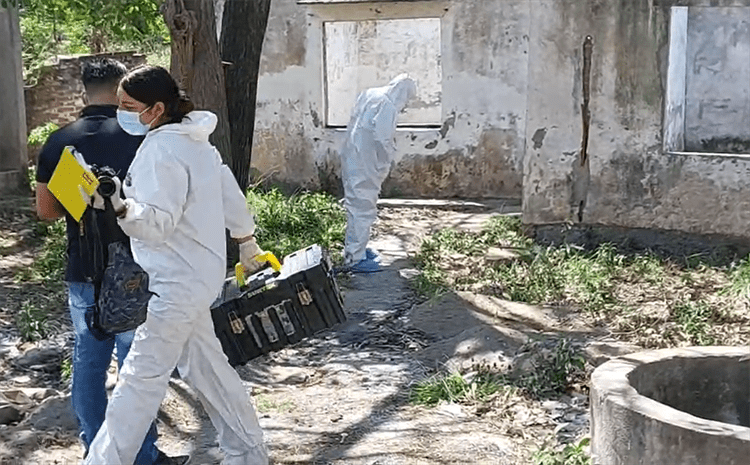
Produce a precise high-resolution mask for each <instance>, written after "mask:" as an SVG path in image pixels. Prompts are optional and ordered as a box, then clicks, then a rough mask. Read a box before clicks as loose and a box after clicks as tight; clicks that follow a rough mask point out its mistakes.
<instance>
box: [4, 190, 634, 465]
mask: <svg viewBox="0 0 750 465" xmlns="http://www.w3.org/2000/svg"><path fill="white" fill-rule="evenodd" d="M5 211H6V214H4V215H2V219H1V221H0V229H1V235H2V238H3V242H2V243H0V251H1V252H2V257H1V258H0V291H1V292H2V294H0V354H2V356H1V357H0V393H2V394H3V397H4V398H5V400H4V403H3V402H0V418H2V417H3V415H4V414H8V415H14V413H13V412H14V411H15V412H16V414H15V415H16V418H12V419H13V421H9V422H7V423H8V424H6V425H4V426H0V439H1V440H2V441H1V442H0V464H16V463H17V464H45V465H46V464H75V463H78V462H79V461H80V459H81V456H82V448H81V447H80V445H79V444H78V441H77V438H76V424H75V418H74V416H73V415H72V412H71V408H70V391H69V387H68V386H67V385H66V383H65V382H63V381H62V380H61V370H60V366H61V362H62V360H63V359H64V358H65V357H66V356H67V354H69V353H70V350H71V347H72V340H73V336H72V332H71V330H70V329H69V328H70V326H69V321H66V319H65V317H64V316H63V317H61V319H60V323H59V324H60V326H61V329H60V331H59V334H58V335H57V336H55V337H53V338H48V339H45V340H42V341H39V342H36V343H21V342H20V338H19V335H18V331H17V330H16V329H15V327H14V324H13V314H14V313H15V312H17V311H18V308H19V305H20V302H21V299H22V297H23V296H22V294H23V293H29V292H32V293H33V292H37V293H42V294H43V293H44V292H46V290H45V288H44V287H39V286H38V287H36V288H33V289H29V288H28V286H27V287H23V286H21V285H19V284H17V283H15V282H14V279H13V276H14V274H15V273H16V272H17V271H18V270H19V269H20V268H21V267H24V266H28V265H29V263H30V262H31V257H32V256H33V250H32V249H30V248H29V247H28V245H27V244H28V241H27V238H28V237H29V236H30V235H31V234H32V233H31V232H30V230H29V227H30V226H29V224H30V221H31V213H30V210H24V208H20V209H19V207H18V206H17V205H15V206H13V208H10V207H8V206H7V205H6V208H5ZM8 211H12V212H13V213H7V212H8ZM518 211H519V205H518V203H514V202H492V203H471V202H468V203H467V202H442V203H440V202H399V201H383V202H382V204H381V205H380V212H379V220H378V222H377V223H376V225H375V231H374V238H373V242H372V246H373V247H374V248H375V249H377V250H379V251H380V252H381V257H382V261H383V264H384V268H385V269H384V271H382V272H380V273H376V274H371V275H354V276H346V275H343V276H341V277H340V279H339V285H340V287H341V288H342V290H343V293H344V299H345V310H346V313H347V317H348V320H347V322H346V323H344V324H341V325H339V326H337V327H335V328H333V329H332V330H330V331H326V332H323V333H321V334H319V335H317V336H316V337H315V338H311V339H307V340H305V341H303V342H301V343H299V344H298V345H296V346H294V347H289V348H285V349H283V350H281V351H279V352H276V353H272V354H270V355H267V356H263V357H260V358H258V359H255V360H253V361H251V362H250V363H248V364H247V365H246V366H243V367H240V368H238V372H239V373H240V375H241V377H242V378H243V380H244V381H245V382H246V385H247V388H248V390H250V391H251V392H252V396H253V401H254V403H255V405H256V407H257V410H258V415H259V417H260V423H261V426H262V427H263V430H264V432H265V435H266V442H267V445H268V448H269V451H270V455H271V457H272V463H275V464H337V465H339V464H341V465H343V464H347V465H376V464H377V465H420V464H425V465H426V464H493V465H503V464H508V465H517V464H527V463H531V462H530V456H531V453H532V452H533V451H535V450H537V449H538V448H539V447H540V446H542V445H543V444H544V443H545V442H549V443H550V444H555V442H556V441H563V442H568V441H571V440H574V439H577V438H580V437H583V436H585V435H586V434H587V433H588V419H589V416H588V398H587V396H586V394H585V392H586V390H585V389H581V392H577V393H570V394H569V395H565V396H563V397H562V398H559V399H555V400H550V401H545V402H536V401H530V400H528V399H525V398H523V397H520V396H518V395H516V394H502V395H498V396H496V397H495V398H494V399H493V400H492V401H491V402H490V403H489V404H482V405H470V404H468V405H467V404H452V403H446V404H441V405H438V406H437V407H433V408H427V407H418V406H413V405H411V404H410V403H409V392H410V389H411V387H412V386H413V384H414V383H415V382H417V381H419V380H421V379H423V378H424V377H426V376H429V375H430V374H432V373H434V371H435V369H437V368H441V367H452V368H457V367H463V368H468V367H471V366H475V365H476V364H477V363H479V362H480V361H482V362H486V363H489V364H495V365H498V366H501V367H506V368H508V369H523V363H524V360H526V358H525V357H526V356H527V355H528V347H529V345H528V343H529V341H537V342H539V341H541V343H544V341H546V340H554V339H556V338H558V337H560V336H565V337H568V338H570V339H571V340H573V341H574V343H575V344H577V345H578V346H580V348H582V349H585V351H586V353H587V355H588V359H589V362H590V363H591V364H592V366H593V365H596V364H599V363H601V362H602V361H604V360H606V359H608V358H610V357H611V356H614V355H618V354H621V353H626V352H629V351H632V350H634V349H635V348H634V347H631V346H627V345H624V344H619V343H616V342H614V341H612V340H611V339H610V338H608V336H607V332H606V331H604V330H603V329H602V328H597V327H595V326H593V325H592V323H591V322H588V321H586V320H585V319H583V318H582V317H579V316H577V315H575V314H568V313H566V312H564V311H563V310H561V309H552V308H541V307H533V306H529V305H523V304H518V303H513V302H507V301H502V300H499V299H495V298H491V297H487V296H482V295H476V294H471V293H466V292H461V293H453V294H448V295H445V296H443V297H441V298H440V299H438V300H427V301H425V299H424V298H420V297H419V296H418V295H416V294H415V292H414V291H413V290H412V288H411V287H410V282H409V280H410V279H412V277H413V276H414V274H415V269H414V263H413V261H412V256H413V254H414V252H415V251H416V250H417V248H418V246H419V243H420V240H421V238H422V237H424V236H425V235H427V234H429V233H430V232H432V231H434V230H436V229H439V228H444V227H448V226H452V227H459V228H469V229H472V228H478V227H480V226H481V224H482V223H483V222H484V221H485V220H486V219H487V218H488V217H489V216H490V215H493V214H518ZM19 212H20V213H19ZM24 212H25V213H24ZM64 306H65V302H59V309H60V314H61V315H64V314H65V312H64V311H63V309H64ZM114 382H115V375H114V370H112V373H111V377H110V384H113V383H114ZM0 400H2V399H0ZM158 427H159V433H160V439H159V445H160V447H161V448H162V449H163V450H165V451H166V452H167V453H169V454H190V455H191V460H190V462H189V463H190V464H193V465H197V464H201V465H203V464H218V463H220V462H221V452H220V451H219V448H218V443H217V438H216V433H215V430H214V429H213V427H212V425H211V423H210V421H209V420H208V417H207V416H206V414H205V412H204V411H203V409H202V408H201V406H200V404H199V403H198V402H197V400H196V397H195V395H194V394H193V392H192V391H191V389H190V388H189V386H187V385H186V384H185V383H183V382H182V381H181V380H179V379H172V380H171V381H170V388H169V392H168V395H167V398H166V399H165V400H164V402H163V404H162V408H161V411H160V413H159V417H158Z"/></svg>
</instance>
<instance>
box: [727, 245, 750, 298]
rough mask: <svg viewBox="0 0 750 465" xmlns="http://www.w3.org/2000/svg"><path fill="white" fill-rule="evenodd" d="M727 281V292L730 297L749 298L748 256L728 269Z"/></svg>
mask: <svg viewBox="0 0 750 465" xmlns="http://www.w3.org/2000/svg"><path fill="white" fill-rule="evenodd" d="M729 280H730V284H729V286H728V288H727V292H728V293H729V294H730V295H733V296H736V297H741V298H745V299H747V298H750V256H747V257H745V258H743V259H742V260H740V262H739V263H738V264H737V265H735V266H734V267H732V268H731V269H730V271H729Z"/></svg>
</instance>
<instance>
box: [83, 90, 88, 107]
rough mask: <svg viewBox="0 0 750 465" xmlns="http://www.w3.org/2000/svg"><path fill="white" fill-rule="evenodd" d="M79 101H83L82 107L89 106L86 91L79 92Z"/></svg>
mask: <svg viewBox="0 0 750 465" xmlns="http://www.w3.org/2000/svg"><path fill="white" fill-rule="evenodd" d="M81 101H83V106H86V105H88V104H89V95H88V94H87V93H86V91H85V90H84V91H82V92H81Z"/></svg>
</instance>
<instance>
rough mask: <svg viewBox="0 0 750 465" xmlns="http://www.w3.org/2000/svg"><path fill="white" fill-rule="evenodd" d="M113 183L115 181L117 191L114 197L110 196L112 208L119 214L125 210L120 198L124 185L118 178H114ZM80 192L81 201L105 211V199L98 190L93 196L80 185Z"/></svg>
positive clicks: (113, 194)
mask: <svg viewBox="0 0 750 465" xmlns="http://www.w3.org/2000/svg"><path fill="white" fill-rule="evenodd" d="M112 181H114V184H115V191H114V192H113V193H112V195H110V196H109V199H110V201H111V202H112V208H114V210H115V211H116V212H117V211H120V210H122V209H123V208H125V202H124V201H123V200H122V198H120V189H121V187H122V183H121V182H120V178H118V177H113V178H112ZM78 192H80V193H81V199H83V201H84V202H86V205H91V206H92V207H94V208H96V209H97V210H104V197H103V196H102V195H101V194H100V193H99V190H98V189H96V190H94V193H93V194H92V195H89V194H87V193H86V191H85V190H84V189H83V186H81V185H80V184H79V185H78Z"/></svg>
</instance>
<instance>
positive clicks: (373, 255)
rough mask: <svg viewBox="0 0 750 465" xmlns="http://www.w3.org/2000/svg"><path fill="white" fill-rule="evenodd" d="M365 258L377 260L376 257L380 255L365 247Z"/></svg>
mask: <svg viewBox="0 0 750 465" xmlns="http://www.w3.org/2000/svg"><path fill="white" fill-rule="evenodd" d="M365 258H367V259H368V260H377V259H378V258H380V255H378V253H377V252H375V251H374V250H372V249H370V248H367V249H365Z"/></svg>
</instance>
